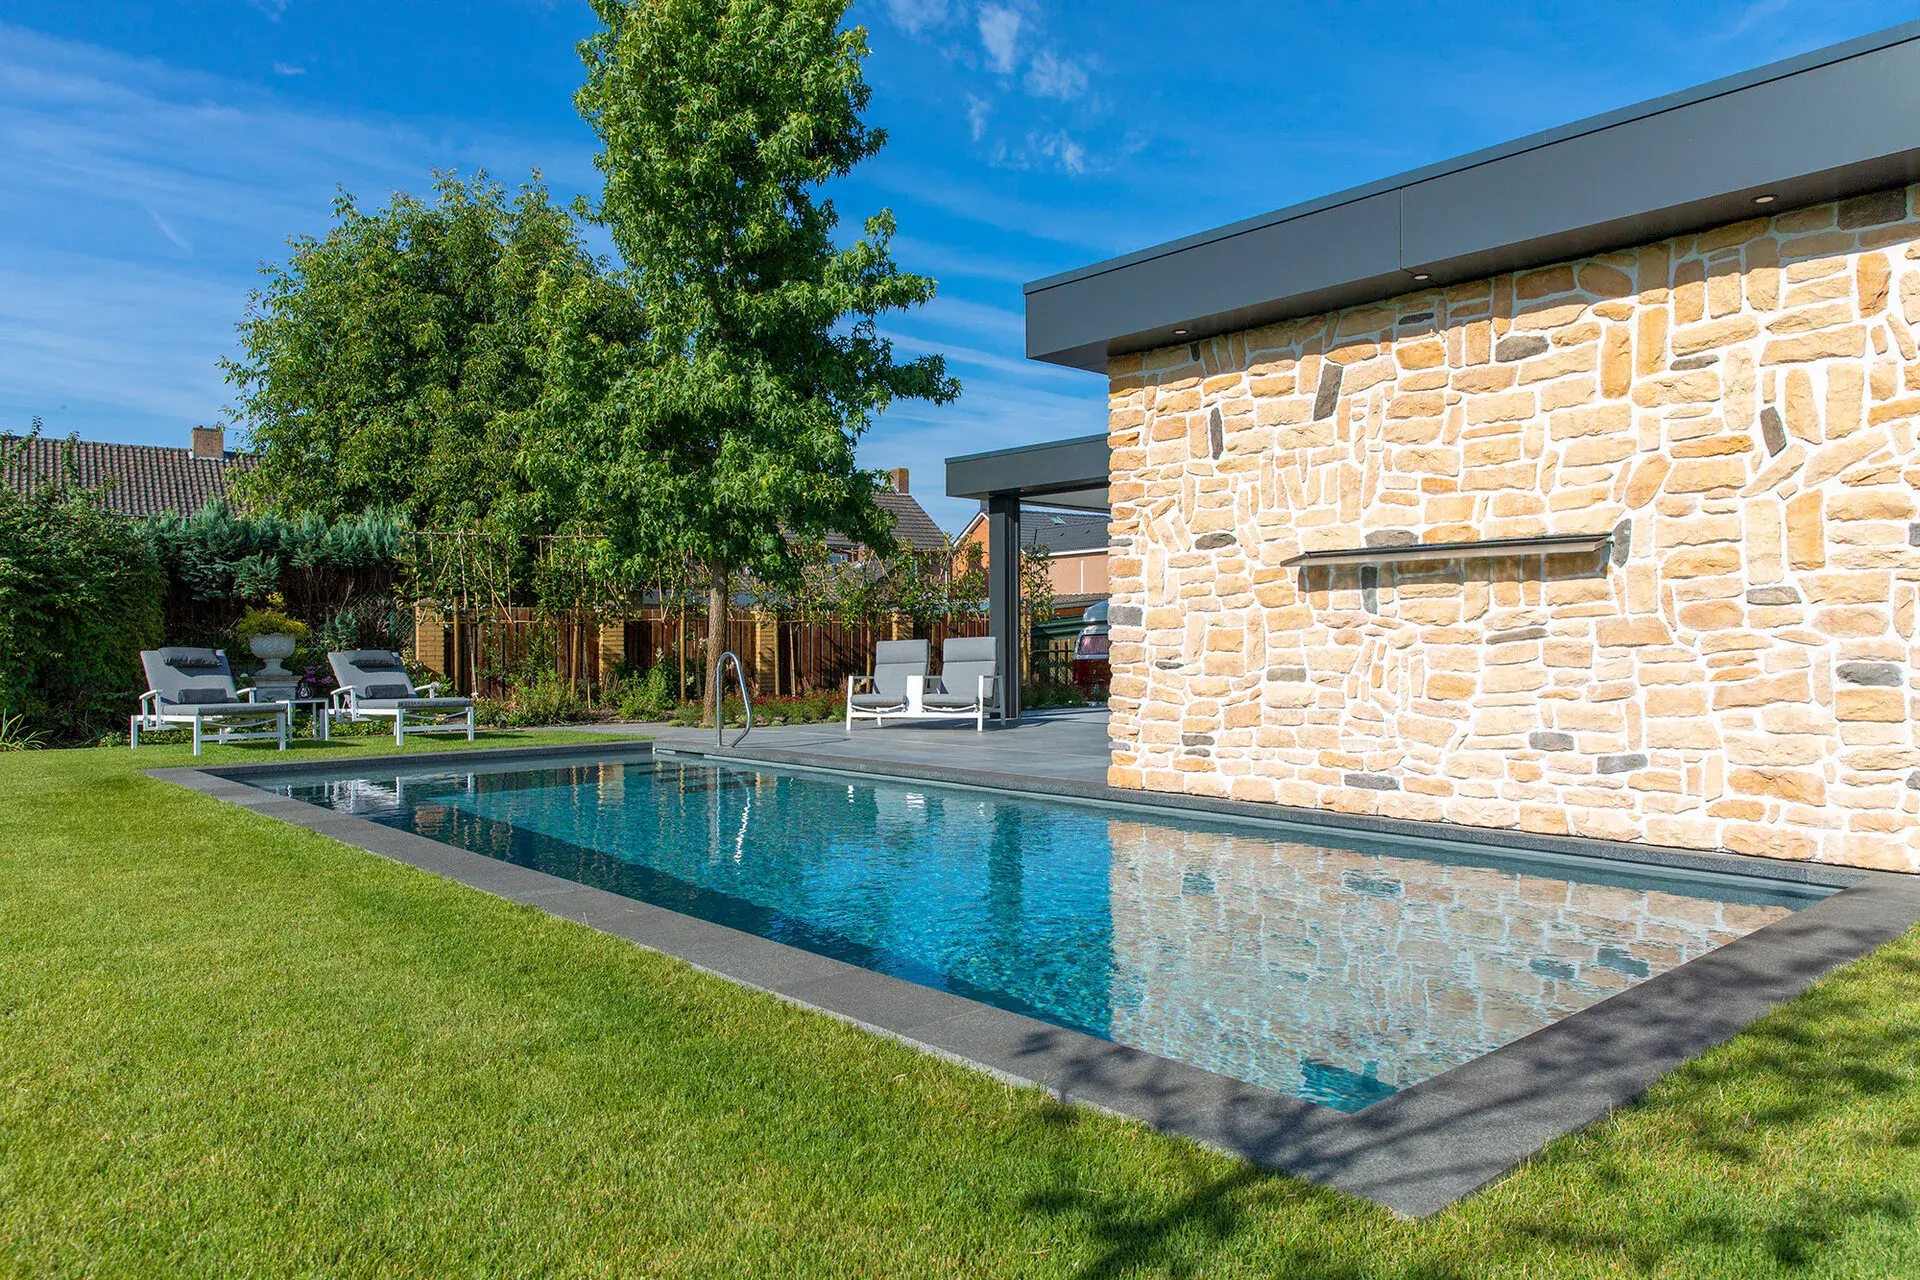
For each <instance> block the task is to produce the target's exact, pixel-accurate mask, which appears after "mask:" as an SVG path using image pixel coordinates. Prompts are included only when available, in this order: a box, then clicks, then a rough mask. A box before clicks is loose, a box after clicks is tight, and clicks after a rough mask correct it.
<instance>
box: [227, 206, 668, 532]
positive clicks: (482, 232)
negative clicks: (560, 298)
mask: <svg viewBox="0 0 1920 1280" xmlns="http://www.w3.org/2000/svg"><path fill="white" fill-rule="evenodd" d="M334 214H335V225H334V227H333V228H332V229H331V230H330V231H329V232H328V233H327V235H326V236H325V237H324V238H321V239H314V238H312V237H308V236H302V237H297V238H295V239H293V240H291V241H289V244H290V245H291V248H292V254H291V256H290V258H289V260H288V262H287V263H286V264H285V265H284V266H269V267H266V268H264V273H265V275H266V277H267V283H266V286H265V287H264V288H262V289H260V290H259V291H257V292H256V293H254V295H253V296H252V299H251V302H250V304H249V307H248V311H247V316H246V318H245V320H243V321H242V322H241V324H240V326H239V330H240V345H241V348H242V353H243V354H242V358H241V359H238V360H231V361H228V362H226V371H227V379H228V381H229V382H231V383H232V384H233V385H234V386H235V387H236V388H238V395H237V403H236V405H235V416H236V417H237V418H238V419H240V420H241V421H243V422H244V423H246V424H247V425H248V427H249V431H250V435H251V442H252V444H253V446H254V447H255V448H256V449H257V450H258V451H259V453H260V462H259V466H258V468H257V469H256V470H255V471H254V472H253V473H252V474H251V475H250V476H249V477H248V478H247V494H248V496H249V497H250V498H251V499H252V500H253V501H254V502H255V503H257V504H258V505H260V506H263V507H267V508H270V509H273V510H275V511H277V512H279V513H280V514H282V515H289V516H295V515H308V514H315V515H319V516H322V517H324V518H326V519H328V520H337V519H339V518H340V517H342V516H345V515H351V514H356V513H358V512H361V511H366V510H371V509H386V510H391V511H395V512H397V513H399V514H401V515H403V516H405V517H406V518H408V519H409V520H411V521H414V522H416V523H421V524H443V525H456V526H464V525H467V524H470V523H472V522H474V521H476V520H480V519H483V518H487V517H489V516H492V515H495V514H497V513H498V510H499V509H500V508H501V506H502V504H503V503H508V504H510V503H514V502H521V501H527V500H530V497H531V495H530V493H529V491H528V487H527V485H526V484H525V482H524V479H523V477H522V476H521V475H520V474H519V473H518V472H517V470H516V461H515V460H516V458H517V455H518V454H519V451H520V443H521V434H522V432H523V430H524V427H525V420H526V417H527V415H528V414H529V412H530V411H531V410H532V409H533V407H534V405H535V404H536V403H537V402H538V401H539V399H540V395H541V391H542V388H543V386H544V380H543V374H542V371H541V370H542V361H541V358H540V356H541V350H542V348H543V345H544V330H543V329H542V327H541V320H540V314H539V301H538V300H539V291H540V286H541V282H542V281H543V280H547V281H556V280H557V281H559V282H561V283H563V284H566V285H569V286H574V285H582V286H584V285H587V284H589V283H590V282H593V281H595V279H596V277H597V273H598V266H597V264H596V262H595V261H594V259H593V257H592V256H591V255H590V254H589V253H588V252H587V251H586V249H585V248H584V246H583V245H582V244H581V241H580V235H579V229H578V227H577V226H576V224H575V222H574V220H573V218H572V217H571V216H570V215H569V214H568V212H567V211H566V210H565V209H564V208H561V207H558V206H556V205H555V204H554V203H553V202H552V201H551V200H550V199H549V197H548V195H547V191H546V188H545V187H544V186H542V185H541V184H540V182H539V181H538V177H537V175H536V177H535V180H534V181H532V182H530V183H529V184H527V185H525V186H522V187H521V188H520V189H519V191H518V192H517V193H515V194H512V195H509V193H508V192H507V191H505V190H504V189H503V188H502V187H501V186H500V185H499V184H497V183H495V182H492V181H490V180H489V179H488V178H487V176H486V175H485V174H484V173H482V174H480V175H478V176H477V177H476V178H475V179H474V180H473V181H472V182H463V181H461V180H460V179H458V178H456V177H454V176H452V175H449V174H441V175H439V176H438V181H437V182H436V184H435V192H434V198H433V200H432V201H431V202H426V201H421V200H417V199H415V198H414V197H412V196H409V195H406V194H404V193H402V194H398V195H396V196H394V198H393V201H392V203H391V204H389V205H388V206H387V207H386V208H384V209H381V210H379V211H377V212H375V213H365V212H363V211H362V210H361V209H360V207H359V206H358V205H357V204H356V203H355V202H354V200H353V199H352V197H350V196H346V195H342V196H341V197H340V199H339V200H338V201H337V202H336V204H335V206H334ZM594 318H595V319H596V320H597V321H600V322H604V321H605V319H606V316H605V313H604V311H603V312H601V313H598V314H597V315H596V316H595V317H594ZM627 319H628V321H629V322H630V325H637V317H631V316H630V317H628V318H627Z"/></svg>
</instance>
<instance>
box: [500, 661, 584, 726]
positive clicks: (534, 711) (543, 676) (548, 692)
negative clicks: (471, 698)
mask: <svg viewBox="0 0 1920 1280" xmlns="http://www.w3.org/2000/svg"><path fill="white" fill-rule="evenodd" d="M474 708H475V711H476V712H477V714H478V718H479V720H480V721H481V723H483V724H489V725H495V726H498V727H501V728H514V729H518V728H525V727H527V726H529V725H547V724H578V723H579V722H581V721H583V720H591V719H594V714H593V708H592V706H591V705H590V704H589V703H588V701H587V699H586V698H584V697H582V696H581V693H580V690H579V689H578V688H577V687H576V686H575V685H574V684H573V683H572V682H571V681H568V680H563V679H561V678H560V676H559V675H558V674H557V673H555V672H551V671H545V672H541V673H540V674H539V675H536V676H534V677H533V678H531V679H528V680H517V681H514V682H513V683H512V684H511V685H509V686H508V689H507V695H506V697H504V698H500V699H494V698H480V699H477V700H476V701H475V703H474Z"/></svg>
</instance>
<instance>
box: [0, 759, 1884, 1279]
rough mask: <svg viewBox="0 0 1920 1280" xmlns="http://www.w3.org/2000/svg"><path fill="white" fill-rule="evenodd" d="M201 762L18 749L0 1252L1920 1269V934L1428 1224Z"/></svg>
mask: <svg viewBox="0 0 1920 1280" xmlns="http://www.w3.org/2000/svg"><path fill="white" fill-rule="evenodd" d="M548 738H549V739H550V740H562V739H561V735H557V734H556V735H548ZM509 740H511V741H534V740H540V739H539V738H538V737H537V736H535V735H519V736H515V737H512V738H509V737H508V736H507V735H499V734H489V735H487V736H486V737H485V738H483V739H482V741H481V743H480V744H478V745H482V746H485V745H499V744H500V743H501V742H503V741H509ZM564 740H567V741H578V740H579V739H578V736H577V735H572V736H568V737H566V738H565V739H564ZM465 745H466V744H465V743H464V742H461V743H459V744H458V746H461V747H464V746H465ZM391 746H392V744H391V741H387V740H381V739H362V740H355V741H351V742H345V743H341V742H336V743H335V744H333V746H332V747H331V748H319V747H315V746H312V745H310V744H305V743H303V744H301V748H300V750H299V752H298V753H297V754H298V755H299V756H301V757H307V758H317V757H320V756H322V755H333V756H338V755H345V754H351V753H354V752H362V753H372V752H378V751H383V750H390V749H391ZM421 746H422V747H428V748H430V749H450V748H453V747H455V744H454V743H452V742H439V741H433V740H427V741H426V742H423V743H422V744H421ZM294 754H296V753H289V755H290V756H292V755H294ZM272 756H273V753H272V752H271V751H266V752H261V751H251V750H248V749H246V748H240V747H230V748H215V749H212V750H210V751H209V752H208V754H207V755H206V756H205V757H203V760H204V762H206V763H222V762H231V761H233V760H237V759H265V758H271V757H272ZM188 762H189V757H188V754H187V752H186V750H185V749H184V748H177V747H158V748H143V749H142V750H141V751H140V752H139V753H138V754H135V753H133V752H129V751H127V750H124V749H119V750H112V749H103V750H91V751H60V752H56V751H48V752H30V753H22V754H14V755H0V1273H5V1274H33V1275H39V1274H52V1273H100V1274H116V1275H118V1274H129V1273H139V1274H149V1275H177V1274H219V1275H236V1274H246V1273H259V1274H271V1275H293V1274H326V1275H349V1274H357V1275H407V1274H413V1275H450V1274H473V1273H504V1274H526V1275H532V1274H547V1273H554V1272H560V1273H578V1274H609V1275H610V1274H626V1275H671V1276H743V1277H744V1276H752V1277H784V1276H917V1275H954V1276H969V1277H973V1276H1052V1275H1063V1276H1064V1275H1075V1276H1122V1275H1171V1276H1199V1275H1205V1276H1275V1275H1281V1276H1302V1277H1314V1278H1315V1280H1332V1278H1347V1277H1351V1278H1354V1280H1358V1278H1360V1277H1374V1278H1386V1277H1408V1278H1411V1277H1421V1278H1427V1280H1439V1278H1442V1277H1456V1276H1482V1275H1501V1276H1509V1275H1527V1276H1542V1277H1549V1276H1550V1277H1562V1276H1582V1275H1660V1276H1701V1277H1715V1278H1716V1280H1718V1278H1722V1277H1729V1276H1750V1275H1752V1276H1759V1275H1785V1276H1911V1275H1916V1274H1920V1219H1917V1217H1916V1211H1917V1210H1920V1090H1917V1089H1916V1082H1915V1075H1916V1066H1917V1065H1920V939H1916V937H1914V936H1909V937H1908V938H1906V939H1905V940H1903V941H1902V942H1900V943H1897V944H1895V945H1893V946H1890V947H1888V948H1886V949H1884V950H1882V951H1881V952H1880V953H1879V954H1877V955H1875V956H1873V957H1871V958H1869V959H1868V960H1866V961H1864V962H1863V963H1861V964H1859V965H1857V966H1855V967H1854V968H1853V969H1851V970H1849V971H1847V972H1845V973H1843V974H1840V975H1839V976H1837V977H1835V978H1834V979H1832V980H1830V981H1829V982H1827V983H1825V984H1824V985H1823V986H1821V987H1820V988H1818V989H1817V990H1815V991H1814V992H1812V993H1811V994H1809V995H1808V996H1806V997H1805V998H1803V999H1801V1000H1799V1001H1797V1002H1795V1003H1794V1004H1793V1005H1791V1006H1789V1007H1787V1008H1786V1009H1784V1010H1782V1011H1780V1012H1779V1013H1777V1014H1776V1015H1774V1016H1773V1017H1771V1018H1769V1019H1767V1020H1766V1021H1765V1022H1763V1023H1761V1024H1760V1025H1759V1026H1757V1027H1756V1028H1754V1029H1753V1030H1752V1031H1750V1032H1748V1033H1747V1034H1746V1035H1744V1036H1742V1037H1740V1038H1739V1039H1738V1040H1736V1041H1734V1042H1733V1043H1731V1044H1729V1045H1727V1046H1725V1047H1723V1048H1722V1049H1721V1050H1719V1051H1718V1052H1715V1053H1712V1054H1709V1055H1707V1056H1706V1057H1705V1058H1703V1059H1701V1060H1700V1061H1698V1062H1696V1063H1695V1064H1693V1065H1692V1066H1691V1067H1689V1068H1687V1069H1686V1070H1684V1071H1682V1072H1680V1073H1678V1074H1677V1075H1675V1076H1673V1077H1671V1078H1669V1079H1668V1080H1666V1081H1665V1082H1663V1083H1662V1084H1661V1085H1660V1086H1659V1087H1658V1088H1657V1089H1656V1090H1655V1091H1654V1093H1653V1094H1652V1095H1651V1096H1650V1097H1649V1098H1648V1100H1647V1101H1646V1102H1645V1103H1644V1104H1643V1105H1641V1106H1638V1107H1636V1108H1634V1109H1632V1110H1631V1111H1629V1112H1626V1113H1623V1114H1621V1115H1620V1116H1618V1117H1617V1118H1615V1119H1614V1120H1612V1121H1610V1122H1608V1123H1606V1124H1604V1125H1601V1126H1599V1127H1597V1128H1595V1129H1593V1130H1591V1131H1589V1132H1587V1133H1585V1134H1581V1135H1577V1136H1575V1137H1573V1138H1570V1139H1567V1140H1564V1141H1561V1142H1559V1143H1556V1144H1555V1145H1554V1146H1552V1147H1551V1148H1549V1149H1548V1150H1547V1151H1546V1152H1545V1153H1544V1154H1543V1155H1542V1156H1540V1157H1539V1158H1538V1159H1537V1160H1535V1161H1534V1162H1533V1163H1532V1164H1531V1165H1529V1166H1528V1167H1526V1168H1523V1169H1522V1170H1520V1171H1519V1172H1517V1173H1515V1174H1514V1175H1513V1176H1511V1177H1509V1178H1507V1179H1506V1180H1505V1181H1504V1182H1502V1183H1500V1184H1498V1185H1497V1186H1495V1187H1493V1188H1492V1189H1490V1190H1488V1191H1486V1192H1484V1193H1482V1194H1481V1195H1479V1196H1476V1197H1474V1198H1473V1199H1471V1200H1469V1201H1468V1202H1466V1203H1465V1204H1463V1205H1461V1206H1457V1207H1456V1208H1454V1209H1452V1210H1450V1211H1447V1212H1445V1213H1442V1214H1440V1215H1438V1216H1436V1217H1434V1218H1432V1219H1429V1220H1427V1221H1424V1222H1417V1223H1409V1222H1400V1221H1396V1220H1395V1219H1393V1218H1391V1217H1390V1216H1388V1215H1387V1214H1386V1213H1384V1212H1382V1211H1380V1210H1377V1209H1374V1208H1372V1207H1370V1206H1368V1205H1365V1204H1362V1203H1359V1202H1356V1201H1353V1200H1349V1199H1347V1198H1345V1197H1342V1196H1339V1195H1336V1194H1333V1193H1329V1192H1325V1191H1321V1190H1318V1189H1316V1188H1314V1187H1312V1186H1309V1185H1307V1184H1305V1183H1301V1182H1297V1181H1293V1180H1291V1179H1287V1178H1282V1177H1273V1176H1267V1175H1263V1174H1260V1173H1257V1172H1255V1171H1253V1170H1251V1169H1249V1168H1247V1167H1246V1166H1244V1165H1242V1164H1240V1163H1238V1162H1236V1161H1234V1160H1231V1159H1228V1158H1226V1157H1222V1156H1218V1155H1214V1154H1210V1153H1208V1152H1206V1151H1203V1150H1201V1149H1199V1148H1197V1147H1194V1146H1192V1145H1190V1144H1188V1143H1186V1142H1183V1141H1180V1140H1177V1139H1172V1138H1166V1137H1162V1136H1159V1135H1157V1134H1154V1133H1152V1132H1150V1131H1149V1130H1147V1129H1145V1128H1143V1127H1140V1126H1137V1125H1132V1124H1127V1123H1124V1122H1121V1121H1118V1120H1113V1119H1110V1118H1107V1117H1103V1116H1098V1115H1093V1114H1089V1113H1085V1112H1081V1111H1078V1110H1071V1109H1062V1108H1060V1107H1058V1106H1054V1105H1050V1104H1049V1103H1048V1102H1047V1100H1046V1099H1045V1098H1044V1097H1042V1096H1040V1095H1039V1094H1037V1093H1035V1092H1031V1091H1021V1090H1014V1089H1009V1088H1007V1087H1004V1086H1002V1085H1000V1084H998V1083H996V1082H994V1081H993V1080H991V1079H989V1078H987V1077H985V1076H981V1075H977V1074H974V1073H972V1072H969V1071H966V1070H964V1069H962V1068H959V1067H955V1066H952V1065H949V1064H947V1063H944V1062H941V1061H938V1060H935V1059H933V1058H929V1057H925V1056H922V1055H920V1054H917V1053H915V1052H913V1051H911V1050H909V1049H906V1048H904V1047H902V1046H900V1045H896V1044H894V1043H892V1042H889V1041H886V1040H882V1039H878V1038H875V1037H871V1036H868V1035H866V1034H864V1033H862V1032H860V1031H858V1030H855V1029H853V1028H850V1027H847V1026H845V1025H842V1024H840V1023H837V1022H834V1021H831V1020H829V1019H826V1018H822V1017H817V1016H813V1015H809V1014H806V1013H802V1012H799V1011H797V1010H794V1009H791V1008H789V1007H787V1006H784V1005H782V1004H780V1003H779V1002H778V1001H776V1000H774V999H772V998H770V997H767V996H762V995H758V994H755V993H753V992H749V991H746V990H743V989H740V988H737V987H734V986H731V985H730V984H728V983H726V982H724V981H721V980H719V979H716V978H711V977H707V976H704V975H702V974H700V973H697V972H695V971H694V970H692V969H689V968H688V967H686V966H685V965H682V964H680V963H678V962H676V961H673V960H668V959H665V958H663V957H660V956H657V955H654V954H651V953H649V952H647V951H644V950H641V949H640V948H638V947H635V946H632V945H630V944H628V943H625V942H621V941H619V940H616V939H613V938H609V937H605V936H602V935H599V934H596V933H594V932H592V931H591V930H588V929H586V928H584V927H581V926H577V925H573V924H569V923H566V922H563V921H559V920H554V919H551V918H549V917H547V916H544V915H542V914H541V913H540V912H538V911H536V910H533V909H530V908H527V907H521V906H515V905H511V904H509V903H506V902H503V901H500V900H497V899H494V898H490V897H487V896H485V895H483V894H480V893H477V892H474V891H472V890H469V889H466V888H463V887H461V886H459V885H457V884H454V883H452V882H450V881H446V880H441V879H439V878H436V877H434V876H431V875H427V874H424V873H422V872H419V871H415V870H412V869H409V868H406V867H402V866H398V865H396V864H392V863H389V862H385V861H383V860H381V859H379V858H376V857H373V856H372V855H369V854H366V853H363V852H361V851H359V850H356V849H351V848H348V847H346V846H344V845H340V844H336V843H334V842H332V841H330V840H328V839H326V838H324V837H322V836H319V835H315V834H312V833H309V832H306V831H300V830H295V829H292V828H289V827H285V826H282V825H280V824H278V823H275V822H273V821H272V820H270V819H267V818H263V817H259V816H256V815H253V814H249V813H245V812H241V811H238V810H235V809H232V808H229V807H227V806H224V805H222V804H220V803H218V802H217V801H214V800H211V799H208V798H206V797H203V796H199V795H195V794H190V793H188V792H185V791H182V790H179V789H176V788H173V787H170V786H167V785H166V784H163V783H160V782H156V781H153V780H152V779H149V778H146V777H143V776H141V774H140V772H139V770H140V769H141V768H144V767H152V766H156V765H170V764H185V763H188Z"/></svg>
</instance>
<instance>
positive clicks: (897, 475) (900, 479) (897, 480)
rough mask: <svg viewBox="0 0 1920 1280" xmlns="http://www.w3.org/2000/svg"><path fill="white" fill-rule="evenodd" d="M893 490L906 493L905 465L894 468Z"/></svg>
mask: <svg viewBox="0 0 1920 1280" xmlns="http://www.w3.org/2000/svg"><path fill="white" fill-rule="evenodd" d="M893 491H894V492H895V493H905V492H906V491H907V469H906V468H905V467H895V468H894V469H893Z"/></svg>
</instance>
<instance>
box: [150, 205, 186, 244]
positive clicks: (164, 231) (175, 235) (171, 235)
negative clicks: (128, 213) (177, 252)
mask: <svg viewBox="0 0 1920 1280" xmlns="http://www.w3.org/2000/svg"><path fill="white" fill-rule="evenodd" d="M147 216H148V217H149V218H152V219H153V225H154V226H156V227H158V228H160V234H161V235H163V236H165V237H166V238H167V239H169V240H171V241H173V242H174V244H176V245H178V246H179V247H180V248H182V249H184V250H186V251H187V252H188V253H192V252H193V246H192V245H190V244H188V243H187V238H186V237H185V236H183V235H181V234H180V233H179V232H178V231H175V230H174V229H173V227H172V225H171V224H169V223H168V222H167V220H166V219H165V218H163V217H161V216H160V215H159V214H158V213H156V212H155V211H154V210H152V209H149V210H147Z"/></svg>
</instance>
